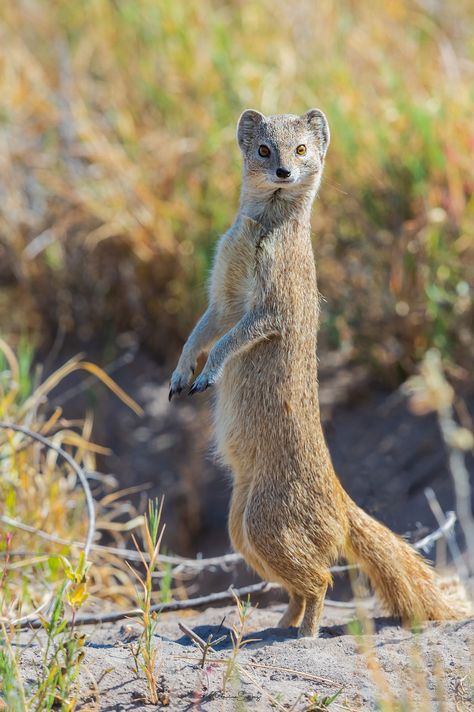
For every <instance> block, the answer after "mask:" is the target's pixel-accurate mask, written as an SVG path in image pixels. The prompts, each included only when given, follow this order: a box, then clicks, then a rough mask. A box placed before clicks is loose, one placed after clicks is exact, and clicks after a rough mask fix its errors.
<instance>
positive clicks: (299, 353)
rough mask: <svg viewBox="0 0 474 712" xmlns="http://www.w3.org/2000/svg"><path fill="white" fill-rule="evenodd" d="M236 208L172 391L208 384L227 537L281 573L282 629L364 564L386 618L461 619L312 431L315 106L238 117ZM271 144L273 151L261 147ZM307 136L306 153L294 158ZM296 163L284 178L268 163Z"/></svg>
mask: <svg viewBox="0 0 474 712" xmlns="http://www.w3.org/2000/svg"><path fill="white" fill-rule="evenodd" d="M238 139H239V144H240V146H241V149H242V152H243V155H244V179H243V187H242V198H241V205H240V211H239V214H238V216H237V219H236V221H235V223H234V225H233V226H232V227H231V229H230V230H229V232H228V233H226V235H224V236H223V237H222V238H221V241H220V243H219V245H218V248H217V253H216V258H215V263H214V269H213V272H212V278H211V285H210V295H209V308H208V310H207V312H206V313H205V315H204V316H203V317H202V319H201V320H200V322H199V323H198V325H197V326H196V328H195V329H194V331H193V333H192V334H191V336H190V338H189V339H188V342H187V343H186V345H185V347H184V349H183V354H182V356H181V358H180V361H179V363H178V366H177V368H176V371H175V372H174V374H173V376H172V379H171V390H170V397H171V396H172V395H173V394H174V393H176V392H180V391H181V390H182V389H183V388H184V387H185V386H187V385H188V384H189V382H190V379H191V372H192V370H193V368H194V365H195V362H196V358H197V356H198V355H199V353H200V352H201V351H202V350H206V349H208V348H209V347H210V346H211V345H212V344H214V345H213V346H212V348H211V350H210V352H209V355H208V359H207V363H206V366H205V367H204V369H203V371H202V373H201V374H200V375H199V376H198V378H197V379H196V381H195V383H194V385H193V388H192V391H193V392H195V391H200V390H204V389H205V388H207V387H208V386H212V385H217V388H216V407H215V431H216V447H217V450H218V452H219V454H220V457H221V458H222V460H223V461H224V463H225V464H226V465H227V466H228V467H229V468H230V470H231V471H232V474H233V492H232V501H231V506H230V513H229V532H230V537H231V541H232V544H233V546H234V548H235V549H236V550H237V551H240V552H241V553H242V555H243V556H244V558H245V560H246V561H247V562H248V563H249V564H250V566H252V567H253V568H254V569H255V570H256V571H257V572H258V573H259V575H260V576H262V577H263V578H265V579H268V580H271V581H276V582H279V583H280V584H281V585H282V586H283V587H284V588H285V589H286V590H287V591H288V593H289V596H290V604H289V607H288V610H287V612H286V614H285V615H284V616H283V619H282V621H281V624H282V625H285V626H287V625H297V624H299V623H300V620H301V618H303V621H302V624H301V628H300V633H301V634H302V635H314V634H316V633H317V630H318V624H319V619H320V616H321V611H322V607H323V603H324V596H325V594H326V590H327V587H328V585H330V584H331V576H330V573H329V568H330V566H332V565H333V564H334V563H335V562H336V561H337V560H338V559H339V558H340V557H342V556H346V557H348V558H349V559H350V560H354V561H358V562H360V563H361V565H362V567H363V569H364V570H365V571H366V573H367V574H368V576H369V577H370V579H371V581H372V583H373V585H374V587H375V589H376V591H377V593H378V594H379V595H380V596H381V598H382V599H383V601H384V602H385V604H386V605H387V608H388V610H389V612H390V613H392V614H394V615H397V616H401V617H402V618H403V619H405V620H408V621H412V620H414V619H417V620H424V619H445V618H456V617H458V612H457V611H456V609H455V607H453V606H451V605H450V604H449V603H448V602H447V600H444V598H443V595H442V593H441V590H440V588H439V587H438V585H437V583H436V580H435V576H434V574H433V572H432V570H431V568H430V566H429V565H428V564H427V563H426V562H425V561H424V560H423V559H422V558H421V557H420V556H419V555H418V554H417V553H416V552H415V551H414V550H413V549H412V548H411V547H410V546H409V545H408V544H406V543H405V542H404V541H403V540H402V539H401V538H399V537H397V536H396V535H395V534H393V533H392V532H390V531H389V530H388V529H386V528H385V527H384V526H382V525H381V524H379V523H377V522H376V521H375V520H374V519H372V518H371V517H369V516H368V515H367V514H365V513H364V512H363V511H362V510H361V509H360V508H359V507H357V505H356V504H355V503H354V502H353V501H352V500H351V499H350V498H349V496H348V495H347V494H346V492H345V491H344V490H343V488H342V486H341V484H340V482H339V480H338V479H337V477H336V475H335V473H334V470H333V466H332V463H331V459H330V456H329V453H328V449H327V446H326V442H325V439H324V435H323V432H322V428H321V421H320V414H319V402H318V382H317V358H316V332H317V328H318V316H319V299H318V290H317V286H316V271H315V265H314V256H313V251H312V245H311V239H310V211H311V205H312V202H313V200H314V196H315V194H316V191H317V189H318V187H319V183H320V180H321V175H322V169H323V163H324V157H325V153H326V149H327V146H328V143H329V129H328V126H327V122H326V119H325V117H324V115H323V114H322V113H321V112H319V111H318V110H312V111H311V112H308V113H307V114H305V115H304V116H302V117H296V116H288V115H285V116H275V117H269V118H265V117H263V116H262V115H261V114H259V113H258V112H252V111H248V112H244V114H243V115H242V117H241V119H240V122H239V129H238ZM262 144H264V145H266V146H268V147H269V148H270V150H271V154H270V156H269V157H268V158H263V159H262V157H260V156H259V153H258V147H259V146H260V145H262ZM300 144H304V145H305V146H306V149H307V152H306V154H305V156H304V157H301V156H299V155H297V154H296V152H295V149H296V146H297V145H300ZM281 166H284V167H285V169H287V170H291V176H292V177H294V180H293V181H292V182H285V183H281V182H280V181H279V180H278V179H276V178H275V177H274V176H275V171H276V169H277V168H279V167H281Z"/></svg>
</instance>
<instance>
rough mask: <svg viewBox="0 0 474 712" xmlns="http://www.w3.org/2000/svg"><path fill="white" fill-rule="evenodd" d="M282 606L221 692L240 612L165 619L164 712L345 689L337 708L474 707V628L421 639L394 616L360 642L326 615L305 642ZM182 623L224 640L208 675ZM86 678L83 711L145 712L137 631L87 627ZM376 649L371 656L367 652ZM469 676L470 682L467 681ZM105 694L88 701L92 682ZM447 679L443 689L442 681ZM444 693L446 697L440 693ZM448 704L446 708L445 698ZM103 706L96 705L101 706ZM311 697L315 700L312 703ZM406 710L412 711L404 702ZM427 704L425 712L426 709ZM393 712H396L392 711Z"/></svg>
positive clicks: (262, 619)
mask: <svg viewBox="0 0 474 712" xmlns="http://www.w3.org/2000/svg"><path fill="white" fill-rule="evenodd" d="M283 608H284V606H283V605H281V604H278V605H271V606H269V607H268V608H265V609H263V608H262V609H260V608H256V609H254V610H253V611H252V614H251V616H250V618H249V620H248V621H247V638H251V639H253V642H248V643H247V644H246V645H245V646H243V647H242V648H241V650H240V651H239V653H238V657H237V660H238V664H239V666H240V671H239V672H238V673H237V674H236V675H234V677H233V679H232V681H231V682H230V683H229V684H228V686H227V689H226V692H225V694H224V692H223V670H224V669H225V663H222V662H218V661H225V660H228V659H229V656H230V655H231V654H232V643H231V640H230V635H229V633H230V627H231V625H232V623H235V622H236V620H237V616H236V609H235V607H232V606H230V607H225V608H208V609H207V610H205V611H203V612H181V613H179V614H167V615H163V616H162V618H161V620H160V622H159V626H158V631H159V635H157V637H156V642H157V645H158V647H159V692H160V699H161V703H160V704H159V705H158V707H160V708H161V707H163V708H165V707H166V708H167V709H171V710H209V712H218V711H219V712H220V711H224V712H226V711H227V710H270V709H280V710H282V709H284V710H295V711H297V712H302V711H303V710H313V711H316V710H323V709H326V707H324V706H320V707H318V706H313V707H311V706H310V705H311V700H312V696H314V695H315V694H316V695H317V699H318V700H319V701H320V703H321V701H322V700H324V697H325V696H330V695H333V694H334V693H336V692H337V691H338V690H342V691H341V693H340V695H339V696H338V697H337V699H336V700H335V701H334V702H333V703H331V705H330V706H329V708H330V709H331V710H334V711H335V712H336V711H337V710H341V709H346V710H377V709H383V708H381V707H380V701H381V699H383V696H384V693H383V692H381V691H380V688H381V686H383V687H384V688H385V690H386V691H387V690H390V691H391V693H392V694H393V696H394V699H396V700H397V702H399V703H400V706H399V707H396V708H393V707H392V708H390V709H392V710H395V709H396V711H397V712H401V711H402V710H403V711H404V712H413V711H414V710H421V709H423V710H430V709H433V710H439V711H440V712H442V711H443V710H445V711H450V710H455V711H456V712H464V711H468V710H472V709H474V704H473V700H474V698H473V696H472V695H473V688H472V686H470V685H472V678H471V682H469V679H468V676H469V674H470V672H471V671H472V670H473V668H474V665H473V663H474V655H473V654H474V620H469V621H458V622H453V623H443V624H429V625H426V626H424V627H423V629H422V630H421V632H419V633H417V634H416V635H413V634H412V633H411V632H410V631H408V630H405V629H403V628H402V627H400V626H399V625H398V624H397V622H396V621H394V620H391V619H388V618H381V617H380V618H376V619H375V633H374V634H373V635H371V634H367V635H363V636H360V635H359V636H358V637H355V636H354V635H353V634H351V633H350V632H349V630H348V626H347V624H348V623H349V622H350V620H351V613H350V611H346V610H341V609H336V608H332V607H326V609H325V614H324V619H323V627H322V629H321V633H320V637H319V638H318V639H298V638H297V637H296V630H295V629H289V630H281V629H278V628H276V627H275V626H276V624H277V621H278V618H279V616H280V615H281V612H282V610H283ZM179 622H182V623H184V624H185V625H187V626H188V627H190V628H192V629H193V630H194V631H195V632H196V633H198V635H199V636H200V637H201V638H203V639H207V638H208V636H209V635H212V636H213V638H214V639H217V638H219V637H221V636H222V635H225V636H226V638H225V640H223V641H221V642H220V643H219V644H218V645H217V646H216V652H214V653H211V652H210V653H209V654H208V656H207V660H206V662H205V665H204V669H202V667H201V665H200V659H201V657H202V656H201V653H200V651H199V649H198V648H197V647H196V645H195V644H194V643H192V642H191V640H190V639H189V637H188V636H186V635H184V634H183V632H182V631H181V630H180V628H179V626H178V623H179ZM85 630H86V632H87V637H88V643H87V648H86V656H85V661H84V666H83V671H82V674H81V678H80V684H81V690H82V702H81V706H80V709H82V710H93V709H100V710H101V711H104V712H106V711H112V710H117V711H120V710H122V711H125V710H141V709H143V710H147V709H152V706H151V705H149V704H147V701H146V699H145V695H146V689H147V688H146V682H145V680H144V678H143V676H141V677H140V678H137V676H136V674H135V672H134V670H133V658H132V654H131V646H133V644H134V643H136V641H137V635H138V632H139V628H138V626H137V623H136V622H134V621H131V620H130V621H125V622H121V623H117V624H107V625H103V626H95V627H89V628H86V629H85ZM26 636H27V634H25V637H24V638H23V639H22V646H23V651H22V654H21V666H22V669H23V672H24V674H25V676H26V678H28V679H30V680H32V679H33V678H34V676H35V664H37V663H38V660H39V649H40V643H39V641H38V640H36V642H34V643H33V644H32V643H31V642H30V643H28V642H27V637H26ZM364 647H365V648H366V649H368V650H369V652H367V650H366V651H364V650H363V648H364ZM466 676H467V677H466ZM92 679H95V681H96V684H97V689H98V695H97V692H96V693H94V694H92V695H89V696H87V689H88V687H90V685H91V680H92ZM440 681H442V682H440ZM440 687H441V689H442V692H440ZM443 696H444V706H443V705H442V702H441V703H440V701H439V700H440V699H442V698H443ZM97 698H98V705H96V702H95V700H96V699H97ZM314 699H316V698H314V697H313V702H314ZM403 702H405V706H402V703H403ZM423 702H424V704H425V706H424V707H422V704H423ZM385 709H388V708H385Z"/></svg>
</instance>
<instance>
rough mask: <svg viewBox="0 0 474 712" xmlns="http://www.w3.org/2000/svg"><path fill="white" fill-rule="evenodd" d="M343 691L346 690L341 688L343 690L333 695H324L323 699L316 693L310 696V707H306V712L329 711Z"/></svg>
mask: <svg viewBox="0 0 474 712" xmlns="http://www.w3.org/2000/svg"><path fill="white" fill-rule="evenodd" d="M343 689H344V688H343V687H341V689H340V690H338V691H337V692H335V693H334V694H333V695H324V696H323V697H321V696H320V695H318V694H317V693H316V692H315V693H314V695H311V696H310V698H309V701H308V707H305V712H324V710H327V708H328V707H329V706H330V705H332V703H333V702H335V701H336V700H337V698H338V697H339V695H340V694H341V692H342V691H343Z"/></svg>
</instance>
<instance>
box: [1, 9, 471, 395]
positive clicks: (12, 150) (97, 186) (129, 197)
mask: <svg viewBox="0 0 474 712" xmlns="http://www.w3.org/2000/svg"><path fill="white" fill-rule="evenodd" d="M473 29H474V21H473V13H472V3H471V2H469V0H458V1H457V2H456V3H450V4H449V5H448V4H446V3H442V2H437V1H436V0H418V1H415V0H407V1H403V0H393V1H392V0H385V1H384V2H382V3H377V4H376V5H374V4H373V3H372V2H369V0H359V1H358V2H351V1H349V0H341V1H340V2H335V0H326V1H325V2H318V3H316V2H311V1H310V0H294V2H292V3H288V2H286V1H285V0H261V1H260V2H245V1H243V0H227V1H226V2H224V1H222V0H200V1H199V2H173V1H168V0H163V1H161V2H158V1H157V0H116V1H113V0H81V1H80V2H75V3H70V2H65V1H62V0H50V1H49V2H45V1H44V0H43V1H41V0H17V2H15V3H2V5H1V7H0V96H1V101H0V288H1V289H0V319H1V323H2V325H3V326H2V331H3V333H4V334H6V335H7V336H8V338H9V339H12V340H13V342H15V341H16V340H18V339H19V338H20V336H21V337H23V338H24V337H25V335H26V336H27V337H28V338H30V339H32V340H34V341H35V342H36V343H38V342H39V343H43V344H44V343H47V342H48V341H51V340H52V339H53V338H54V336H55V334H57V332H58V330H59V332H60V333H62V334H64V335H65V336H66V338H67V335H68V334H74V335H75V336H79V338H80V339H83V340H85V341H87V340H90V339H107V338H108V336H109V335H111V334H114V333H116V332H117V331H122V330H132V331H134V332H136V334H137V335H138V336H139V338H140V340H141V341H142V342H144V343H145V344H147V345H148V346H150V347H152V348H153V349H154V350H155V352H156V354H157V355H158V357H159V358H160V359H162V360H171V359H172V358H173V357H174V355H175V351H176V349H177V348H178V346H179V344H180V342H181V341H182V339H183V338H184V337H185V335H186V333H187V331H188V329H189V328H190V326H191V325H192V324H193V323H194V321H195V319H196V317H197V315H198V313H199V312H200V310H201V309H202V308H203V306H204V304H205V298H206V295H205V287H204V282H205V278H206V275H207V271H208V268H209V265H210V258H211V255H212V249H213V246H214V243H215V241H216V239H217V237H218V236H219V234H220V233H222V232H223V231H225V230H226V229H227V227H228V226H229V224H230V223H231V221H232V219H233V216H234V213H235V211H236V207H237V201H238V193H239V186H240V156H239V153H238V148H237V145H236V142H235V124H236V121H237V119H238V116H239V114H240V112H241V111H242V110H243V109H244V108H246V107H254V108H258V109H260V110H261V111H263V112H266V113H281V112H292V113H300V112H303V111H305V110H306V109H308V108H310V107H312V106H319V107H320V108H322V109H323V110H324V111H325V112H326V114H327V116H328V119H329V122H330V125H331V129H332V143H331V148H330V151H329V154H328V159H327V167H326V174H325V179H324V182H323V186H322V189H321V196H320V198H319V200H318V201H317V204H316V209H315V211H314V225H313V227H314V233H315V246H316V253H317V261H318V268H319V275H320V277H319V279H320V289H321V291H322V293H323V295H324V296H325V298H326V300H327V301H326V303H325V305H324V317H323V325H322V336H323V339H324V340H325V348H326V347H327V348H332V349H340V350H345V351H347V352H348V353H349V354H350V355H351V356H352V357H353V358H355V359H359V360H364V361H365V362H366V363H369V364H370V366H371V368H372V369H373V373H374V374H379V375H380V374H381V375H383V376H384V377H386V378H390V379H391V380H395V381H397V380H399V379H400V378H402V377H404V376H405V375H406V374H407V373H409V372H411V371H412V370H413V367H414V365H415V364H416V362H417V361H418V360H419V359H420V358H421V356H422V355H423V354H424V353H425V351H426V349H427V348H428V347H429V346H432V345H434V346H436V347H438V348H439V349H440V350H441V352H442V353H443V355H444V356H445V357H447V358H449V359H452V360H453V361H454V362H456V363H458V364H463V363H469V362H470V359H471V360H472V353H473V350H474V348H473V347H474V338H473V329H472V326H473V316H474V290H473V285H474V279H473V277H474V202H473V197H472V195H473V186H474V173H473V153H474V151H473V149H474V122H473V115H474V112H473V106H474V101H473V100H474V40H473V37H474V32H473Z"/></svg>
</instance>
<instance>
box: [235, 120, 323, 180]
mask: <svg viewBox="0 0 474 712" xmlns="http://www.w3.org/2000/svg"><path fill="white" fill-rule="evenodd" d="M237 140H238V142H239V146H240V149H241V151H242V154H243V158H244V174H245V179H246V181H247V182H248V183H250V187H251V188H253V189H254V190H256V191H258V190H265V191H267V190H279V189H283V190H285V191H291V192H295V191H297V192H299V190H300V189H303V190H307V189H308V188H312V187H316V188H317V187H318V185H319V182H320V180H321V175H322V170H323V164H324V157H325V155H326V151H327V148H328V146H329V126H328V122H327V120H326V117H325V116H324V114H323V112H322V111H320V110H319V109H311V110H310V111H307V112H306V114H303V115H302V116H294V115H293V114H280V115H276V116H264V115H263V114H261V113H260V112H259V111H254V110H253V109H247V110H246V111H244V113H243V114H242V115H241V117H240V119H239V123H238V128H237Z"/></svg>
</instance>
